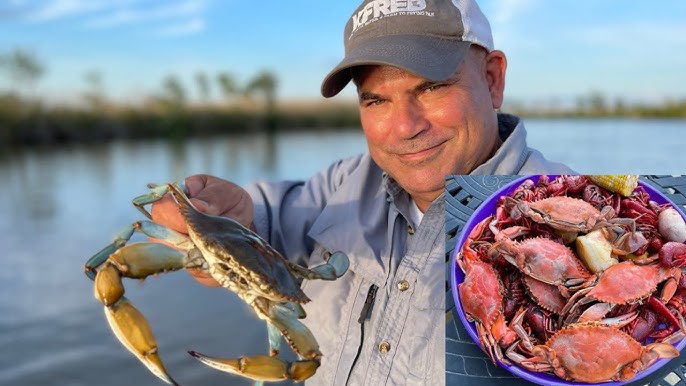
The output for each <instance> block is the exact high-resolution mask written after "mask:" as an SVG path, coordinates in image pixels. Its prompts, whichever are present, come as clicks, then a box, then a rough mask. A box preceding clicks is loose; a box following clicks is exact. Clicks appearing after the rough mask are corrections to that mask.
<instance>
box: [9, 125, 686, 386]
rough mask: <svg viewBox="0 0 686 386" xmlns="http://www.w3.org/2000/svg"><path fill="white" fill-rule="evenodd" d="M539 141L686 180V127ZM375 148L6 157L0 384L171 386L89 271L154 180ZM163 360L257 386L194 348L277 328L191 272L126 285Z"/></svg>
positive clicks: (581, 161) (262, 171)
mask: <svg viewBox="0 0 686 386" xmlns="http://www.w3.org/2000/svg"><path fill="white" fill-rule="evenodd" d="M527 128H528V131H529V137H530V138H529V142H530V145H532V146H534V147H536V148H538V149H539V150H541V151H543V153H544V154H545V155H546V157H548V158H549V159H555V160H558V161H563V162H565V163H567V164H568V165H570V166H571V167H573V168H574V169H575V170H578V171H581V172H589V173H600V172H603V171H606V172H632V173H643V174H646V173H656V174H684V172H686V151H684V149H685V148H686V122H685V121H632V120H621V121H620V120H609V121H588V120H571V121H570V120H546V121H543V120H540V121H539V120H536V121H533V120H532V121H527ZM365 150H366V144H365V141H364V137H363V136H362V134H361V132H359V131H355V130H353V131H344V132H336V131H322V132H309V133H290V134H279V135H277V136H275V137H274V138H271V139H270V138H268V137H265V136H263V135H253V136H241V137H231V138H212V139H193V140H188V141H186V142H185V143H184V144H177V145H174V144H172V143H168V142H166V141H161V140H154V141H147V142H137V143H126V142H115V143H110V144H105V145H99V146H88V147H85V146H70V147H59V148H54V149H29V150H24V151H21V152H9V153H7V152H6V153H4V154H0V182H1V183H2V193H0V245H2V247H3V251H2V254H1V255H0V256H2V257H0V261H1V262H2V269H0V348H2V350H0V385H93V384H98V385H103V386H110V385H112V386H113V385H124V384H128V385H161V384H162V383H161V381H158V380H157V379H155V378H154V376H152V375H151V374H150V373H149V372H148V371H147V370H146V369H145V368H144V367H143V366H142V365H140V364H139V363H138V362H137V361H136V360H135V359H134V358H133V356H132V355H131V354H129V353H128V351H126V350H125V349H124V348H123V347H122V346H120V345H119V343H118V342H117V341H116V340H115V338H114V336H113V335H112V333H111V332H110V330H109V328H108V327H107V325H106V322H105V319H104V316H103V313H102V309H101V308H102V307H101V306H100V305H99V303H98V301H97V300H95V299H94V298H93V295H92V283H91V282H90V281H89V280H87V279H86V277H85V276H84V275H83V264H84V262H85V261H86V259H87V258H88V257H89V256H90V255H92V254H93V253H95V252H96V251H98V250H99V249H100V248H101V247H103V246H104V245H106V244H107V243H108V242H109V241H110V239H111V237H112V236H113V235H114V233H115V232H116V231H117V230H119V229H120V228H121V227H122V226H123V225H125V224H128V223H130V222H132V221H134V220H137V219H140V218H141V216H140V214H139V213H138V211H136V210H135V209H134V208H133V207H132V206H131V205H130V199H131V198H132V197H134V196H136V195H139V194H141V193H144V192H145V185H146V184H147V183H149V182H166V181H176V180H180V179H182V178H183V177H184V176H186V175H190V174H194V173H208V174H214V175H217V176H220V177H224V178H228V179H232V180H234V181H236V182H237V183H239V184H243V183H247V182H249V181H252V180H255V179H258V178H260V179H297V178H307V177H309V176H310V175H312V174H313V173H315V172H316V171H318V170H320V169H321V168H323V167H325V166H327V165H328V164H329V163H330V162H332V161H333V160H336V159H338V158H340V157H343V156H349V155H353V154H357V153H360V152H363V151H365ZM126 286H127V287H126V288H127V296H128V297H129V298H130V299H131V300H132V301H133V302H134V303H135V304H136V305H137V306H138V307H139V309H141V310H142V311H143V312H144V313H145V315H146V316H147V318H148V320H149V321H150V323H151V325H152V327H153V330H154V331H155V334H156V338H157V340H158V343H159V347H160V353H161V356H162V359H163V360H164V361H165V363H166V365H167V369H168V370H169V372H170V373H171V375H172V376H173V377H174V378H175V379H176V380H177V381H178V382H179V383H181V384H184V385H191V386H194V385H198V386H199V385H214V384H236V385H248V384H249V383H248V382H244V381H242V380H241V379H240V378H238V377H235V376H231V375H227V374H224V373H220V372H218V371H216V370H214V369H210V368H207V367H206V366H204V365H202V364H200V363H198V362H197V361H196V360H195V359H193V358H191V357H190V356H189V355H188V354H187V353H186V351H187V350H189V349H193V350H197V351H200V352H203V353H207V354H210V355H218V356H223V357H237V356H240V355H245V354H247V355H255V354H263V353H265V352H266V349H267V343H266V332H265V330H264V328H263V325H262V323H261V322H260V321H258V320H257V319H256V318H255V317H253V316H252V315H251V314H250V311H249V310H248V309H247V307H246V306H245V305H244V304H243V303H241V302H240V301H239V300H238V299H237V298H236V297H235V296H234V295H233V294H231V293H229V292H228V291H225V290H223V289H220V288H208V287H204V286H202V285H200V284H198V283H197V282H195V280H193V279H192V278H190V277H189V276H188V275H187V274H186V273H184V272H176V273H171V274H166V275H160V276H158V277H155V278H149V279H147V280H146V281H145V282H143V283H140V282H136V281H127V283H126Z"/></svg>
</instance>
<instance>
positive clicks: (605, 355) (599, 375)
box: [537, 324, 679, 383]
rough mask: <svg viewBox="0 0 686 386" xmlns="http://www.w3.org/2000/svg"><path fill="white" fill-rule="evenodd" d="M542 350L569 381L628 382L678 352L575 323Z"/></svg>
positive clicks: (604, 328)
mask: <svg viewBox="0 0 686 386" xmlns="http://www.w3.org/2000/svg"><path fill="white" fill-rule="evenodd" d="M537 348H538V349H539V350H541V349H542V350H544V351H548V352H549V354H548V355H549V359H550V360H551V364H552V365H553V367H554V370H555V374H556V375H558V376H559V377H560V378H564V379H567V380H574V381H581V382H589V383H597V382H605V381H611V380H622V381H626V380H629V379H631V378H633V377H634V376H635V375H636V373H637V372H639V371H642V370H644V369H646V368H648V367H649V366H650V365H651V364H653V363H654V362H655V361H656V360H657V359H659V358H674V357H677V356H679V351H678V350H677V349H676V348H674V346H672V345H670V344H665V343H654V344H650V345H648V346H641V344H640V343H638V342H637V341H636V340H635V339H634V338H632V337H631V336H630V335H628V334H626V333H624V332H622V331H620V330H618V329H616V328H613V327H609V326H605V325H600V324H573V325H570V326H569V327H566V328H564V329H562V330H560V331H558V332H557V333H556V334H555V335H553V336H552V337H551V338H550V339H549V340H548V341H547V342H546V344H545V348H541V347H540V346H538V347H537Z"/></svg>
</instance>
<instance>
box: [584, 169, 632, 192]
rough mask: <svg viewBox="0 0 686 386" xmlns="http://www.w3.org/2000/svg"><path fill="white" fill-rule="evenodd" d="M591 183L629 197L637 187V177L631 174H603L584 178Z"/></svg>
mask: <svg viewBox="0 0 686 386" xmlns="http://www.w3.org/2000/svg"><path fill="white" fill-rule="evenodd" d="M586 177H588V178H589V179H590V180H591V181H593V182H595V183H596V184H598V186H601V187H603V188H605V189H607V190H609V191H611V192H616V193H619V194H621V195H622V196H624V197H629V196H630V195H631V193H633V191H634V189H636V187H637V186H638V175H632V174H603V175H594V176H586Z"/></svg>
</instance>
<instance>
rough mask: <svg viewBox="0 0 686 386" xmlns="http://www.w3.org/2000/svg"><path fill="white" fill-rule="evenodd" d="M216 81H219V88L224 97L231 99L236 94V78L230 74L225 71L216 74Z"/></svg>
mask: <svg viewBox="0 0 686 386" xmlns="http://www.w3.org/2000/svg"><path fill="white" fill-rule="evenodd" d="M217 82H218V83H219V89H220V90H221V92H222V94H223V95H224V98H225V99H227V100H228V99H231V98H232V97H234V96H235V95H236V94H238V86H237V85H236V80H235V79H234V78H233V77H232V76H231V75H230V74H228V73H226V72H222V73H220V74H219V75H217Z"/></svg>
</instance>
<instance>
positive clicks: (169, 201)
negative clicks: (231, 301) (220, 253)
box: [150, 174, 254, 287]
mask: <svg viewBox="0 0 686 386" xmlns="http://www.w3.org/2000/svg"><path fill="white" fill-rule="evenodd" d="M185 183H186V189H187V190H188V197H190V200H191V202H192V203H193V205H194V206H195V207H196V209H198V210H199V211H201V212H203V213H206V214H209V215H213V216H224V217H230V218H232V219H234V220H236V221H238V222H240V223H241V224H243V226H245V227H247V228H251V229H253V228H254V227H253V225H252V220H253V202H252V199H251V198H250V195H248V192H246V191H245V190H244V189H243V188H241V187H240V186H238V185H236V184H234V183H233V182H230V181H227V180H223V179H221V178H217V177H213V176H208V175H205V174H197V175H193V176H190V177H187V178H186V181H185ZM150 212H151V214H152V220H153V221H154V222H156V223H158V224H162V225H165V226H167V227H169V228H172V229H174V230H176V231H178V232H181V233H184V234H187V233H188V229H187V228H186V223H185V221H184V220H183V217H182V216H181V213H179V209H178V206H177V205H176V203H175V202H174V199H173V198H172V197H171V196H170V195H167V196H165V197H164V198H162V199H161V200H159V201H157V202H155V203H153V205H152V208H151V210H150ZM188 272H189V273H190V274H191V275H193V277H194V278H195V279H196V280H198V281H199V282H200V283H202V284H204V285H208V286H214V287H216V286H219V283H217V281H216V280H214V279H213V278H212V277H211V276H210V275H209V274H208V273H206V272H204V271H202V270H200V269H189V270H188Z"/></svg>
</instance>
